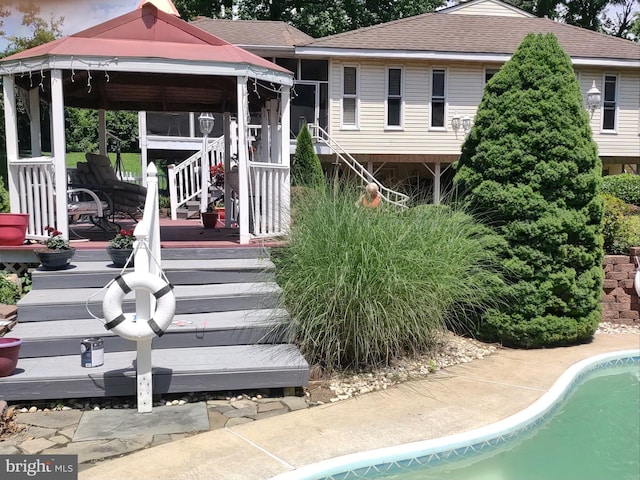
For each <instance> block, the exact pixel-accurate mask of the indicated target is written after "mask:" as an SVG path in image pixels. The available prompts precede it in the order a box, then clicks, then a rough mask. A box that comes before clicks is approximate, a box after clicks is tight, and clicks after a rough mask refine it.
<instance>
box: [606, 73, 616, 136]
mask: <svg viewBox="0 0 640 480" xmlns="http://www.w3.org/2000/svg"><path fill="white" fill-rule="evenodd" d="M617 98H618V77H617V76H616V75H605V76H604V92H603V102H602V130H615V129H616V109H617V101H616V100H617Z"/></svg>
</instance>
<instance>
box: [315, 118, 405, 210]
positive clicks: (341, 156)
mask: <svg viewBox="0 0 640 480" xmlns="http://www.w3.org/2000/svg"><path fill="white" fill-rule="evenodd" d="M307 126H308V127H309V132H310V133H311V136H312V137H313V140H314V141H315V142H318V143H322V144H324V145H326V146H327V147H329V148H330V149H331V150H332V151H333V153H335V154H336V156H337V157H338V160H339V161H341V162H342V163H344V164H345V165H346V166H347V167H349V168H350V169H351V171H352V172H353V173H355V174H356V175H357V176H358V177H359V178H360V179H361V180H362V181H363V182H364V183H375V184H376V185H377V186H378V191H379V193H380V196H381V197H382V199H383V200H384V201H386V202H388V203H391V204H392V205H396V206H398V207H401V208H407V202H408V201H409V196H408V195H405V194H404V193H400V192H396V191H395V190H391V189H390V188H387V187H385V186H384V185H382V183H380V181H379V180H378V179H376V177H374V176H373V175H372V174H371V172H369V171H368V170H367V169H366V168H365V167H364V166H363V165H362V164H360V163H359V162H358V161H357V160H356V159H355V158H353V157H352V156H351V155H350V154H349V152H347V151H346V150H345V149H344V148H342V146H340V144H339V143H338V142H336V141H335V140H334V139H333V138H331V136H330V135H329V134H328V133H327V131H326V130H324V129H323V128H322V127H320V126H318V125H314V124H308V125H307Z"/></svg>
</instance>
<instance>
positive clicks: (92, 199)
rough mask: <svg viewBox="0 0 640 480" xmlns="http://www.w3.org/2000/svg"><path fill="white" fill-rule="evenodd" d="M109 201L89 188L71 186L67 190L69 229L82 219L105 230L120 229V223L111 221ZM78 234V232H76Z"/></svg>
mask: <svg viewBox="0 0 640 480" xmlns="http://www.w3.org/2000/svg"><path fill="white" fill-rule="evenodd" d="M109 213H110V210H109V203H108V202H106V201H105V200H101V199H100V197H99V196H98V195H97V194H96V193H95V192H93V191H91V190H89V189H88V188H70V189H69V190H67V214H68V216H69V229H70V230H71V231H72V232H73V233H75V232H74V231H73V228H72V227H71V226H72V225H73V224H75V223H78V222H79V221H81V220H82V219H87V220H89V222H91V223H92V224H93V225H95V226H96V227H98V228H100V229H101V230H103V231H104V232H111V231H114V230H116V229H118V228H119V227H118V225H116V224H115V223H112V222H109V220H108V219H107V218H108V215H109ZM76 235H77V234H76ZM77 236H79V235H77Z"/></svg>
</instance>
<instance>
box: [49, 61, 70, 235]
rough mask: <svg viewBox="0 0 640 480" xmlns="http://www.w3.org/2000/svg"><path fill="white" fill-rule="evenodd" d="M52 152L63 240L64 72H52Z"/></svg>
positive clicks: (66, 232) (58, 223) (65, 228)
mask: <svg viewBox="0 0 640 480" xmlns="http://www.w3.org/2000/svg"><path fill="white" fill-rule="evenodd" d="M51 114H52V115H51V125H52V127H53V128H52V129H53V132H52V135H51V150H52V153H53V168H54V171H55V172H56V173H55V178H54V184H55V187H54V188H55V191H56V192H58V195H56V228H57V229H58V230H60V231H61V232H62V236H63V238H66V239H68V238H69V220H68V218H67V195H66V192H67V164H66V158H65V157H66V144H65V135H64V95H63V91H62V70H60V69H53V70H51Z"/></svg>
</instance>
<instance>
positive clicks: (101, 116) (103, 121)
mask: <svg viewBox="0 0 640 480" xmlns="http://www.w3.org/2000/svg"><path fill="white" fill-rule="evenodd" d="M98 151H99V153H100V155H107V116H106V111H105V110H104V108H100V109H98Z"/></svg>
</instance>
